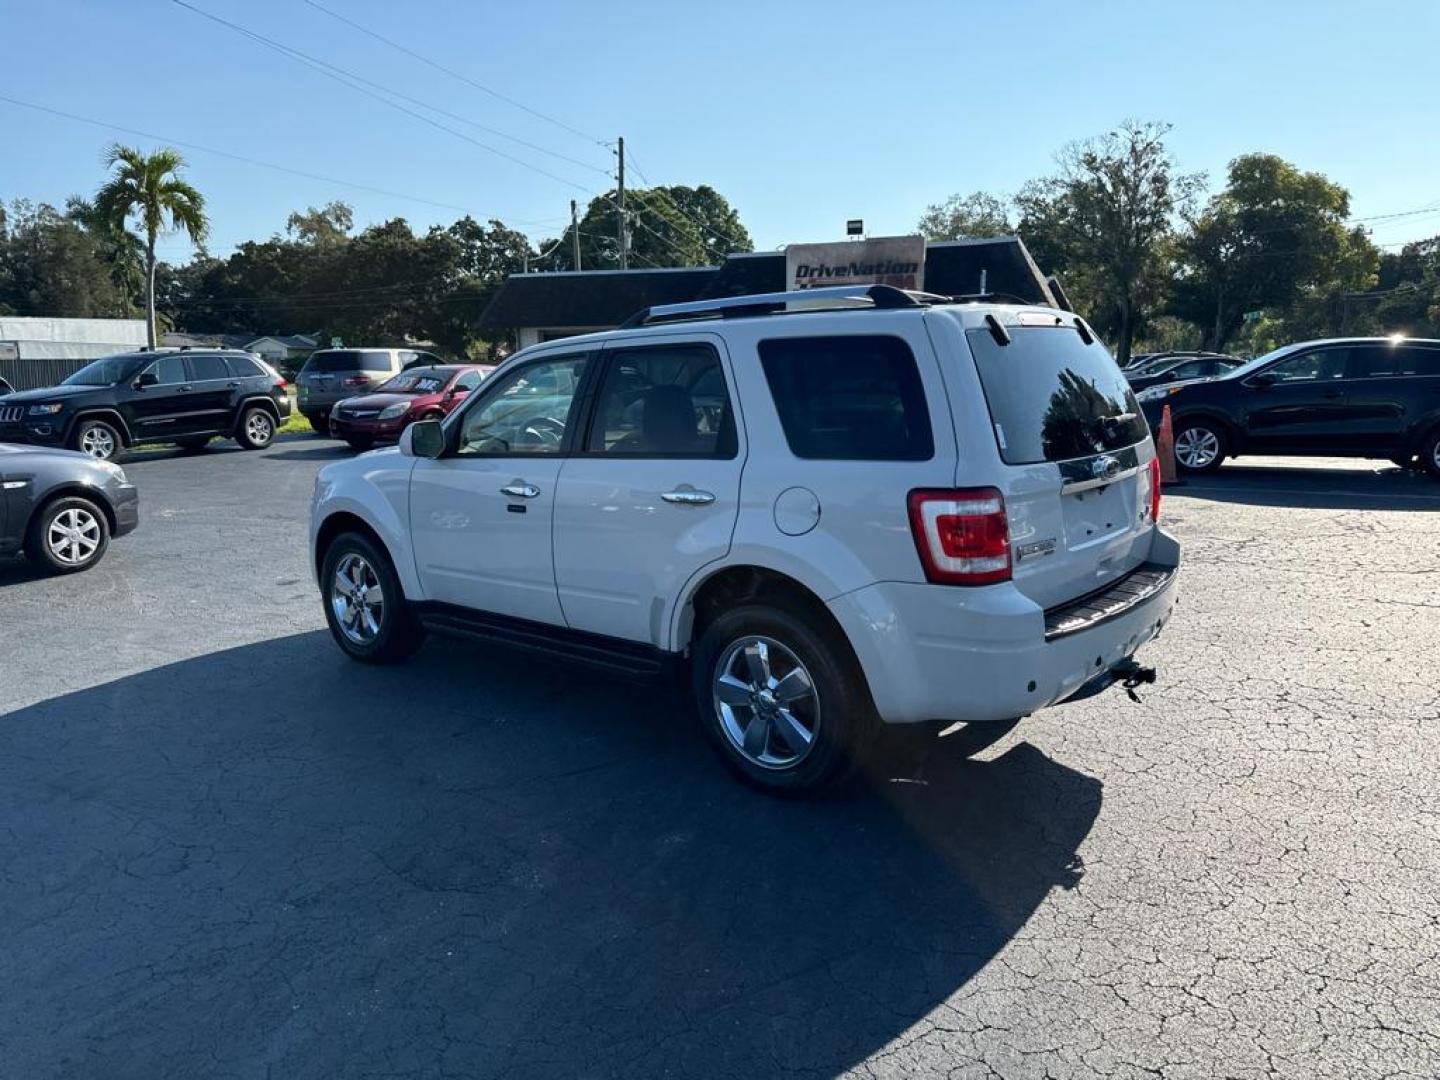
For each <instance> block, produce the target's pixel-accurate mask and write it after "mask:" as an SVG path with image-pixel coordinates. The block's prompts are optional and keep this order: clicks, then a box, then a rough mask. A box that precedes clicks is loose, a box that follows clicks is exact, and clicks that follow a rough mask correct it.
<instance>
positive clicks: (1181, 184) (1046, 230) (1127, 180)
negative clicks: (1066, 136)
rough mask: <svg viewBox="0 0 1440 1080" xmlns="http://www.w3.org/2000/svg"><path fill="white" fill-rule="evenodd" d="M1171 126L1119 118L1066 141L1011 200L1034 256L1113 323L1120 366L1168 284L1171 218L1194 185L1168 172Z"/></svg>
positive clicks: (1104, 321) (1103, 321) (1103, 322)
mask: <svg viewBox="0 0 1440 1080" xmlns="http://www.w3.org/2000/svg"><path fill="white" fill-rule="evenodd" d="M1169 131H1170V126H1169V125H1168V124H1161V123H1144V124H1141V123H1134V122H1127V123H1125V124H1122V125H1121V126H1120V127H1119V128H1117V129H1115V130H1114V131H1111V132H1109V133H1107V134H1105V135H1103V136H1100V137H1099V138H1096V139H1089V140H1086V141H1084V142H1079V143H1072V144H1071V145H1069V146H1067V147H1065V148H1064V149H1063V150H1062V151H1061V152H1060V154H1059V156H1058V162H1059V166H1060V168H1059V171H1058V172H1057V173H1055V174H1054V175H1053V176H1049V177H1045V178H1042V179H1039V180H1032V181H1030V182H1029V183H1028V184H1026V185H1025V187H1024V188H1023V189H1021V191H1020V194H1019V195H1017V196H1016V199H1015V202H1016V205H1017V207H1018V208H1019V211H1020V224H1019V231H1020V233H1021V235H1022V236H1024V237H1025V240H1026V243H1027V245H1029V246H1030V248H1031V251H1032V253H1033V254H1034V255H1035V258H1036V261H1037V262H1038V264H1039V265H1040V266H1042V267H1044V268H1045V269H1046V270H1047V271H1050V272H1056V273H1059V274H1061V276H1062V278H1063V279H1064V280H1065V283H1066V288H1067V289H1068V290H1069V291H1070V292H1071V293H1072V295H1074V296H1075V297H1077V298H1078V299H1079V300H1080V301H1081V303H1082V305H1083V306H1085V307H1088V308H1089V309H1090V310H1091V314H1092V318H1093V319H1094V321H1095V322H1097V323H1098V324H1099V325H1100V326H1101V327H1102V329H1107V330H1109V329H1112V328H1113V333H1114V335H1115V349H1116V354H1117V356H1118V358H1119V360H1120V362H1121V363H1124V362H1125V361H1126V360H1128V359H1129V356H1130V347H1131V342H1132V340H1133V339H1134V336H1135V333H1136V331H1137V330H1138V329H1139V328H1140V327H1141V326H1142V325H1143V322H1144V319H1145V317H1146V315H1147V314H1148V313H1149V311H1150V310H1151V309H1153V308H1154V307H1155V305H1156V303H1157V301H1158V299H1159V298H1160V296H1161V295H1162V294H1163V292H1164V289H1165V287H1166V283H1167V281H1168V278H1169V263H1168V255H1169V251H1170V245H1171V240H1172V236H1173V229H1172V223H1173V221H1174V220H1175V218H1176V215H1177V214H1178V213H1180V212H1181V211H1183V210H1184V209H1186V208H1187V207H1188V205H1189V204H1190V202H1191V200H1192V199H1193V198H1194V195H1195V192H1196V191H1198V189H1199V187H1200V184H1201V182H1202V180H1201V177H1199V176H1192V175H1181V174H1179V173H1177V172H1176V170H1175V164H1174V161H1173V160H1172V159H1171V157H1170V154H1169V151H1168V150H1167V149H1166V147H1165V136H1166V135H1167V134H1168V133H1169Z"/></svg>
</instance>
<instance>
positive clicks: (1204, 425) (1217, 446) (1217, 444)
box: [1175, 417, 1230, 473]
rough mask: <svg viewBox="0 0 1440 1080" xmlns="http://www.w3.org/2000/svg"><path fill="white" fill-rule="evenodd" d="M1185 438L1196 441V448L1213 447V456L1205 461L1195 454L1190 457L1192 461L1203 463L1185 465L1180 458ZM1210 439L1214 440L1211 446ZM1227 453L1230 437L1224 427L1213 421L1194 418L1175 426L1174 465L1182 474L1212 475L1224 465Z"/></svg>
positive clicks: (1202, 457) (1228, 451) (1202, 456)
mask: <svg viewBox="0 0 1440 1080" xmlns="http://www.w3.org/2000/svg"><path fill="white" fill-rule="evenodd" d="M1187 438H1193V439H1195V440H1197V445H1198V446H1200V447H1205V448H1207V449H1208V448H1209V447H1210V446H1212V445H1213V446H1214V450H1213V454H1214V456H1213V457H1210V458H1209V459H1208V460H1205V459H1204V455H1201V454H1197V455H1194V456H1192V460H1203V462H1204V463H1203V464H1192V465H1187V464H1186V463H1185V461H1184V459H1183V458H1182V457H1181V453H1182V448H1183V447H1185V446H1186V440H1187ZM1210 439H1213V440H1214V443H1213V444H1211V443H1210V442H1209V440H1210ZM1229 453H1230V436H1229V434H1228V433H1227V432H1226V431H1225V429H1224V427H1222V426H1221V425H1220V424H1217V423H1216V422H1215V421H1213V420H1207V419H1206V418H1204V417H1196V418H1195V419H1193V420H1181V421H1179V422H1178V423H1177V424H1176V425H1175V464H1176V466H1177V467H1178V468H1179V469H1180V470H1181V471H1182V472H1190V473H1213V472H1214V471H1215V470H1216V469H1218V468H1220V466H1221V465H1223V464H1224V463H1225V458H1226V457H1227V456H1228V455H1229Z"/></svg>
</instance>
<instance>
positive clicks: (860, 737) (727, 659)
mask: <svg viewBox="0 0 1440 1080" xmlns="http://www.w3.org/2000/svg"><path fill="white" fill-rule="evenodd" d="M752 639H759V640H763V641H764V642H765V643H766V652H767V653H768V654H769V656H770V661H769V662H768V663H767V664H766V667H765V670H767V671H769V672H770V673H771V677H772V679H778V681H779V682H780V683H782V684H783V683H784V682H785V681H786V679H787V678H788V677H789V676H790V675H791V672H792V671H793V670H794V666H793V665H791V664H790V663H789V660H790V659H794V660H797V661H798V666H800V667H801V668H802V669H803V670H802V675H804V676H806V677H807V678H808V681H809V683H810V688H811V692H810V693H809V694H808V695H807V696H804V697H798V698H793V699H790V700H789V706H788V708H781V707H780V706H781V705H782V704H784V700H783V699H782V700H777V695H773V694H772V695H771V696H770V698H769V699H768V700H763V701H762V700H761V699H760V698H759V697H758V696H752V697H750V698H748V699H747V701H753V702H755V703H756V704H755V705H753V706H752V705H751V704H748V703H747V704H738V705H735V706H734V707H732V708H730V709H729V716H728V718H727V716H726V711H725V709H724V708H722V705H721V703H720V702H719V701H718V700H717V692H718V688H719V679H720V676H722V675H724V674H727V673H730V672H733V671H735V670H743V671H749V670H750V667H749V660H750V655H749V652H748V651H747V649H746V648H744V646H745V643H746V642H747V641H748V640H752ZM776 646H778V647H779V648H778V649H777V648H776ZM737 650H739V651H737ZM787 653H788V658H787V657H786V656H785V655H784V654H787ZM802 682H803V680H802ZM754 684H755V685H760V682H759V680H755V681H754ZM730 685H731V687H732V691H731V692H732V693H736V694H743V691H742V690H740V689H739V687H738V686H736V685H735V684H734V683H731V684H730ZM797 685H798V684H797ZM767 689H778V687H768V685H767ZM792 689H793V688H792ZM691 693H692V695H693V697H694V701H695V707H696V711H697V713H698V715H699V718H700V724H701V726H702V727H703V728H704V730H705V734H706V736H707V738H708V739H709V740H710V743H711V745H712V746H713V747H714V748H715V750H716V752H717V753H719V755H720V757H721V760H723V761H724V762H725V764H726V765H727V766H729V768H730V769H731V771H732V772H734V773H735V775H736V776H738V777H739V778H740V779H741V780H743V781H744V782H745V783H747V784H750V785H752V786H753V787H756V788H759V789H760V790H762V791H766V792H770V793H772V794H777V795H803V794H807V793H810V792H814V791H818V790H820V789H822V788H825V787H828V786H833V785H836V784H837V783H839V782H840V781H842V780H844V779H845V778H846V777H847V776H848V775H849V774H850V773H851V772H852V771H853V769H854V767H855V765H856V763H857V761H858V759H859V756H860V754H861V753H862V752H863V751H864V750H865V748H866V747H867V746H868V745H869V743H870V741H871V739H872V738H873V736H874V733H875V730H876V727H877V722H876V719H875V710H874V706H873V705H872V704H871V703H870V692H869V689H868V688H867V687H866V685H865V680H864V677H863V675H862V674H861V671H860V667H859V664H858V662H857V661H856V660H855V656H854V654H853V653H852V652H851V650H850V647H849V644H848V643H847V642H845V640H844V639H843V638H842V637H841V636H840V634H839V631H837V630H835V629H834V628H832V627H828V626H817V625H816V622H815V620H814V619H813V618H811V617H804V616H800V615H798V614H796V613H794V612H792V611H789V610H786V609H784V608H779V607H771V606H769V605H765V604H750V605H745V606H741V607H736V608H732V609H730V610H728V611H726V612H724V613H723V614H721V615H720V616H719V617H717V618H716V619H715V621H714V622H712V623H710V625H709V626H707V627H705V630H704V632H703V633H702V634H701V636H700V640H699V642H698V643H697V645H696V647H695V652H694V656H693V659H692V662H691ZM782 714H786V715H788V716H789V718H790V721H794V720H798V721H799V722H800V724H801V726H802V727H803V728H805V729H806V730H808V731H809V733H810V740H809V742H808V743H806V744H805V746H804V749H803V751H799V752H797V751H796V750H795V749H794V746H795V743H794V742H793V741H789V740H787V738H785V737H782V724H783V725H788V724H789V722H790V721H785V720H783V716H782ZM757 723H758V724H759V725H760V729H761V730H762V734H761V735H760V736H758V737H757V738H756V740H755V741H754V742H753V743H752V742H751V739H750V733H751V732H752V731H754V730H756V728H755V727H754V725H756V724H757ZM785 730H790V731H793V730H794V729H793V728H790V727H788V726H786V727H785ZM737 733H738V734H739V738H738V739H737ZM795 738H796V737H795V736H794V735H791V736H790V737H789V739H790V740H794V739H795ZM757 747H758V752H757ZM766 758H771V759H773V760H770V761H767V760H766ZM787 759H791V760H787Z"/></svg>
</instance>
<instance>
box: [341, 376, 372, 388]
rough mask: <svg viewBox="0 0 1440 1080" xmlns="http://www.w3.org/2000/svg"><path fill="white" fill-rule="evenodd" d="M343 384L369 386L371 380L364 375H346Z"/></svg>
mask: <svg viewBox="0 0 1440 1080" xmlns="http://www.w3.org/2000/svg"><path fill="white" fill-rule="evenodd" d="M340 385H341V386H369V385H370V380H369V379H367V378H366V377H365V376H364V375H346V376H345V380H344V382H342V383H341V384H340Z"/></svg>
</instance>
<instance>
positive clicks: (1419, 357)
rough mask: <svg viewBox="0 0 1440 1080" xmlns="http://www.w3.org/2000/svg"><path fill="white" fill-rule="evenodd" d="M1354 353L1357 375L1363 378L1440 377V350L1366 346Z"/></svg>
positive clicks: (1410, 346)
mask: <svg viewBox="0 0 1440 1080" xmlns="http://www.w3.org/2000/svg"><path fill="white" fill-rule="evenodd" d="M1354 351H1356V352H1357V353H1358V354H1359V365H1358V370H1359V373H1360V375H1361V376H1363V377H1365V378H1370V379H1379V378H1387V377H1390V376H1395V375H1440V349H1427V348H1424V347H1422V346H1418V345H1366V346H1363V347H1362V348H1359V349H1357V350H1354Z"/></svg>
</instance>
